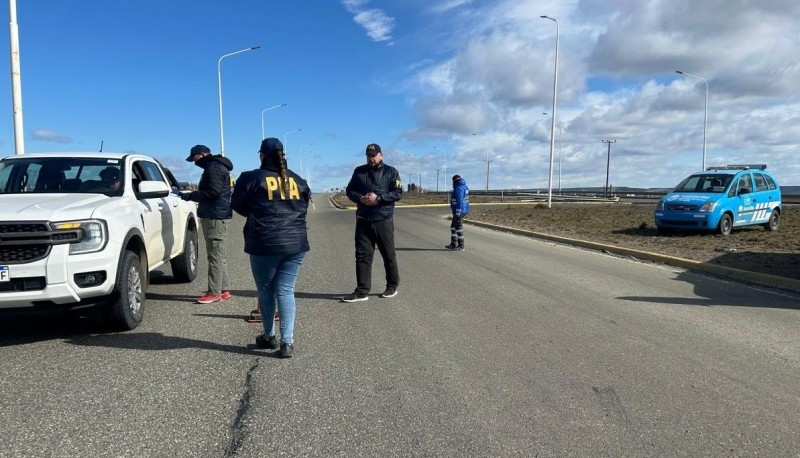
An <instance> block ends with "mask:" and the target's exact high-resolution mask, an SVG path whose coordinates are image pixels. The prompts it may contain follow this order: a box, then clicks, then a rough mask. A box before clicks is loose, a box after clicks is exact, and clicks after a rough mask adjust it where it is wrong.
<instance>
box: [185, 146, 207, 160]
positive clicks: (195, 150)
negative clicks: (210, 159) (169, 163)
mask: <svg viewBox="0 0 800 458" xmlns="http://www.w3.org/2000/svg"><path fill="white" fill-rule="evenodd" d="M206 153H209V154H210V153H211V149H209V148H208V147H207V146H206V145H194V146H193V147H192V149H190V150H189V157H187V158H186V161H187V162H194V157H195V156H198V155H200V154H206Z"/></svg>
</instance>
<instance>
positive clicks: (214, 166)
mask: <svg viewBox="0 0 800 458" xmlns="http://www.w3.org/2000/svg"><path fill="white" fill-rule="evenodd" d="M197 165H198V166H199V167H201V168H202V169H203V175H202V176H201V177H200V183H198V185H197V191H192V192H191V194H189V195H188V196H187V197H185V198H184V199H185V200H193V201H195V202H197V216H198V217H200V218H211V219H230V218H231V216H233V212H231V170H233V163H232V162H231V161H230V160H229V159H228V158H227V157H225V156H222V155H219V154H217V155H216V156H212V155H208V156H205V157H204V158H202V159H200V160H199V161H197Z"/></svg>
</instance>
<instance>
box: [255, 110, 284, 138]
mask: <svg viewBox="0 0 800 458" xmlns="http://www.w3.org/2000/svg"><path fill="white" fill-rule="evenodd" d="M286 105H287V104H285V103H281V104H280V105H273V106H271V107H269V108H264V109H263V110H261V139H262V140H263V139H264V138H266V137H265V136H264V113H265V112H267V111H269V110H274V109H275V108H280V107H285V106H286Z"/></svg>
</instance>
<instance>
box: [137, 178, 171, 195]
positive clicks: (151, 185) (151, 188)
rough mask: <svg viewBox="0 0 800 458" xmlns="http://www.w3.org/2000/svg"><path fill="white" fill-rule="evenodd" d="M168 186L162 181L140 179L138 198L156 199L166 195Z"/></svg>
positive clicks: (168, 189)
mask: <svg viewBox="0 0 800 458" xmlns="http://www.w3.org/2000/svg"><path fill="white" fill-rule="evenodd" d="M169 191H170V188H169V186H167V184H166V183H164V182H163V181H142V182H140V183H139V193H138V194H137V195H138V197H139V199H156V198H159V197H167V196H168V195H169Z"/></svg>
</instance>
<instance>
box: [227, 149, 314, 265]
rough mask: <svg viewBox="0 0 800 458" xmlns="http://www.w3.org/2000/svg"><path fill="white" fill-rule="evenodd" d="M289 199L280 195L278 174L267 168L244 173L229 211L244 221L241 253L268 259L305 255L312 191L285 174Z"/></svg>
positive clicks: (307, 248)
mask: <svg viewBox="0 0 800 458" xmlns="http://www.w3.org/2000/svg"><path fill="white" fill-rule="evenodd" d="M287 175H288V178H289V195H288V196H284V195H283V189H282V188H281V186H280V172H279V171H278V170H274V169H272V168H271V167H270V166H265V165H262V166H261V168H260V169H256V170H251V171H249V172H244V173H242V174H241V176H239V179H238V180H236V185H235V186H234V188H233V198H232V199H231V207H233V209H234V210H236V213H239V214H240V215H242V216H246V217H247V222H246V223H245V225H244V230H243V233H244V252H245V253H247V254H253V255H259V256H268V255H283V254H294V253H302V252H306V251H308V250H309V249H310V248H309V245H308V230H307V227H306V213H307V211H308V202H309V201H310V200H311V190H310V189H309V188H308V184H307V183H306V181H305V180H304V179H302V178H300V176H299V175H297V174H296V173H294V172H292V171H291V170H287Z"/></svg>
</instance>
